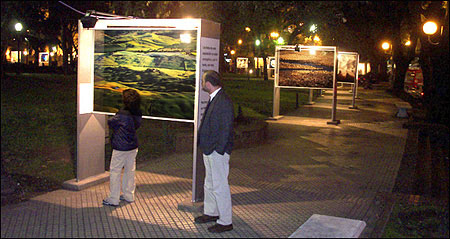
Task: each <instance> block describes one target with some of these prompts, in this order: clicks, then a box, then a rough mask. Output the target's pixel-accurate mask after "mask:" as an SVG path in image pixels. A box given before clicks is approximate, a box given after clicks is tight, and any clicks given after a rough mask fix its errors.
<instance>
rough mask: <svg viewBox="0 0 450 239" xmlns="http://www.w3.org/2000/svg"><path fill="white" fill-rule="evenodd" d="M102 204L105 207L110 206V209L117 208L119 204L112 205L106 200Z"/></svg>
mask: <svg viewBox="0 0 450 239" xmlns="http://www.w3.org/2000/svg"><path fill="white" fill-rule="evenodd" d="M102 204H103V205H106V206H112V207H117V206H119V204H112V203H110V202H108V201H106V199H104V200H103V202H102Z"/></svg>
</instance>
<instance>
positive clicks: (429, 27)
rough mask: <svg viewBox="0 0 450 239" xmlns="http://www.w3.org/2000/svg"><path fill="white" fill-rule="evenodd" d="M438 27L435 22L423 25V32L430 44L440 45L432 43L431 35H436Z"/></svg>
mask: <svg viewBox="0 0 450 239" xmlns="http://www.w3.org/2000/svg"><path fill="white" fill-rule="evenodd" d="M437 29H438V26H437V24H436V23H435V22H433V21H427V22H425V23H424V24H423V27H422V30H423V32H424V33H425V34H427V36H428V42H429V43H431V44H433V45H438V44H439V42H433V41H431V38H430V37H431V35H434V34H435V33H436V32H437Z"/></svg>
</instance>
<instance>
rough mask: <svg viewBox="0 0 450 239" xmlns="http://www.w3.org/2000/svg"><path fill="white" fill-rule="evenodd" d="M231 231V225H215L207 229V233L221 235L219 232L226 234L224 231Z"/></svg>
mask: <svg viewBox="0 0 450 239" xmlns="http://www.w3.org/2000/svg"><path fill="white" fill-rule="evenodd" d="M231 230H233V224H230V225H220V224H216V225H214V226H212V227H208V231H209V232H212V233H221V232H226V231H231Z"/></svg>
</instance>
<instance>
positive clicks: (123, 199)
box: [119, 195, 133, 203]
mask: <svg viewBox="0 0 450 239" xmlns="http://www.w3.org/2000/svg"><path fill="white" fill-rule="evenodd" d="M119 199H120V201H125V202H127V203H132V202H133V201H128V200H126V199H125V197H124V196H123V195H120V198H119Z"/></svg>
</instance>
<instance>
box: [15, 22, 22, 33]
mask: <svg viewBox="0 0 450 239" xmlns="http://www.w3.org/2000/svg"><path fill="white" fill-rule="evenodd" d="M14 28H15V29H16V31H17V32H20V31H22V29H23V26H22V23H20V22H18V23H16V25H14Z"/></svg>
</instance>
